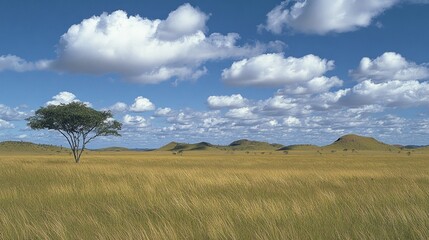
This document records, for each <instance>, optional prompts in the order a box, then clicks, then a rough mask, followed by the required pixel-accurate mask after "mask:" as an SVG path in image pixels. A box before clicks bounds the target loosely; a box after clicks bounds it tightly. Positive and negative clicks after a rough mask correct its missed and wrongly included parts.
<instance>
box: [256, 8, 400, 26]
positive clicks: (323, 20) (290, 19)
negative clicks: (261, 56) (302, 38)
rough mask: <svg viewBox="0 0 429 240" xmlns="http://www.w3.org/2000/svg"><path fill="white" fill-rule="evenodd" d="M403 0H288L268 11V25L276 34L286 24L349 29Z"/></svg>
mask: <svg viewBox="0 0 429 240" xmlns="http://www.w3.org/2000/svg"><path fill="white" fill-rule="evenodd" d="M398 2H399V0H380V1H373V0H359V1H344V0H286V1H283V2H282V3H281V4H280V5H278V6H276V7H275V8H274V9H273V10H271V11H270V12H269V13H268V14H267V22H266V24H265V25H264V26H261V28H265V29H266V30H268V31H271V32H273V33H276V34H280V33H282V31H283V29H284V28H288V29H291V30H294V31H298V32H304V33H312V34H326V33H329V32H348V31H353V30H356V29H358V28H361V27H366V26H368V25H369V24H370V23H371V21H372V20H373V19H374V18H375V17H376V16H378V15H379V14H381V13H382V12H383V11H385V10H386V9H388V8H390V7H392V6H393V5H394V4H396V3H398Z"/></svg>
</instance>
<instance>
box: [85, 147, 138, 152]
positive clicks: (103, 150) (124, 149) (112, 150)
mask: <svg viewBox="0 0 429 240" xmlns="http://www.w3.org/2000/svg"><path fill="white" fill-rule="evenodd" d="M92 151H100V152H124V151H132V150H131V149H128V148H125V147H107V148H99V149H92Z"/></svg>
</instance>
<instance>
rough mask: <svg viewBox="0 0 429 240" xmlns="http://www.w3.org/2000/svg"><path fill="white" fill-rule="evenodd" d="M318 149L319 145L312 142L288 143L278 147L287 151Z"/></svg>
mask: <svg viewBox="0 0 429 240" xmlns="http://www.w3.org/2000/svg"><path fill="white" fill-rule="evenodd" d="M318 149H320V147H319V146H316V145H312V144H296V145H289V146H285V147H282V148H280V149H278V151H285V150H287V151H289V150H299V151H310V150H318Z"/></svg>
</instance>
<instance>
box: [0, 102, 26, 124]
mask: <svg viewBox="0 0 429 240" xmlns="http://www.w3.org/2000/svg"><path fill="white" fill-rule="evenodd" d="M26 117H27V113H25V112H23V111H20V110H19V109H18V108H11V107H8V106H6V105H4V104H0V119H3V120H6V121H16V120H23V119H25V118H26ZM5 124H6V123H5Z"/></svg>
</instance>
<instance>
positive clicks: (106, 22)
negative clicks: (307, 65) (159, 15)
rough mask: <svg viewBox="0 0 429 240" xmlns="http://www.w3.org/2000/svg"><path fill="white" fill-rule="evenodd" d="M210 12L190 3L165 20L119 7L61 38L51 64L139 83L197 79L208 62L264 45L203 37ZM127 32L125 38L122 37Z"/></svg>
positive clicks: (216, 35) (232, 36) (226, 37)
mask: <svg viewBox="0 0 429 240" xmlns="http://www.w3.org/2000/svg"><path fill="white" fill-rule="evenodd" d="M207 19H208V15H207V14H205V13H204V12H202V11H200V10H199V9H197V8H194V7H192V6H191V5H190V4H184V5H182V6H180V7H179V8H178V9H176V10H175V11H173V12H171V13H170V14H169V16H168V18H167V19H165V20H159V19H155V20H150V19H147V18H142V17H140V16H138V15H137V16H128V15H127V13H126V12H124V11H121V10H118V11H115V12H113V13H111V14H106V13H104V14H102V15H100V16H93V17H91V18H89V19H85V20H83V21H82V22H81V23H79V24H76V25H73V26H71V27H70V28H69V30H68V31H67V33H65V34H64V35H63V36H62V37H61V40H60V43H59V47H58V51H57V52H58V58H57V60H55V61H53V62H52V64H51V67H52V68H54V69H58V70H60V71H71V72H80V73H90V74H106V73H118V74H120V75H121V76H122V77H124V78H125V79H128V80H131V81H135V82H140V83H159V82H162V81H165V80H168V79H170V78H177V79H190V78H193V79H196V78H198V77H200V76H201V75H203V74H204V73H205V72H206V71H207V70H206V69H205V68H204V67H202V64H203V63H204V62H206V61H209V60H217V59H225V58H235V57H243V56H249V55H255V54H258V53H261V52H263V51H264V50H265V48H266V46H263V45H260V44H256V45H255V46H237V45H236V42H237V39H238V38H239V35H238V34H236V33H229V34H226V35H222V34H220V33H212V34H210V35H206V33H205V31H206V29H207V27H206V21H207ZM124 36H127V37H124Z"/></svg>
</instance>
